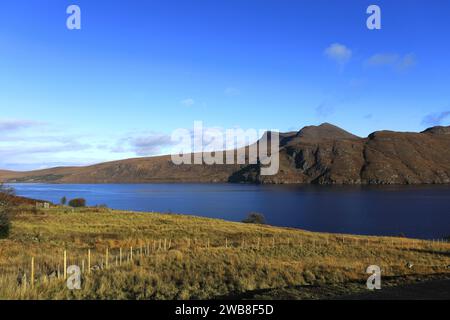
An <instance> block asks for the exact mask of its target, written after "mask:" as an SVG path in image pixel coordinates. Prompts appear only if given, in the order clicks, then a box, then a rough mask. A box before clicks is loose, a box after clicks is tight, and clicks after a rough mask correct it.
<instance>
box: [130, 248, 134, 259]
mask: <svg viewBox="0 0 450 320" xmlns="http://www.w3.org/2000/svg"><path fill="white" fill-rule="evenodd" d="M130 260H131V261H133V247H130Z"/></svg>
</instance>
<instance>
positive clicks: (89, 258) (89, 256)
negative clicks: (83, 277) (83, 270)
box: [88, 249, 91, 274]
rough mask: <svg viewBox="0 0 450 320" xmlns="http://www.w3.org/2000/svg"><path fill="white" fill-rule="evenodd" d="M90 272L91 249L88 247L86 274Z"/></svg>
mask: <svg viewBox="0 0 450 320" xmlns="http://www.w3.org/2000/svg"><path fill="white" fill-rule="evenodd" d="M90 273H91V249H88V274H90Z"/></svg>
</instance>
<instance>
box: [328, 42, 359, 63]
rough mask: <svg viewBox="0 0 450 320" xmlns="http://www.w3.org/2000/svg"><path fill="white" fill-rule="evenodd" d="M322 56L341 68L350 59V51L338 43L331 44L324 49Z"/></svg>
mask: <svg viewBox="0 0 450 320" xmlns="http://www.w3.org/2000/svg"><path fill="white" fill-rule="evenodd" d="M324 54H325V55H326V56H327V57H328V58H329V59H331V60H333V61H335V62H337V63H338V64H339V65H341V66H343V65H344V64H346V63H347V62H349V61H350V59H351V58H352V50H350V49H349V48H347V47H346V46H345V45H343V44H340V43H333V44H332V45H330V46H329V47H328V48H326V49H325V52H324Z"/></svg>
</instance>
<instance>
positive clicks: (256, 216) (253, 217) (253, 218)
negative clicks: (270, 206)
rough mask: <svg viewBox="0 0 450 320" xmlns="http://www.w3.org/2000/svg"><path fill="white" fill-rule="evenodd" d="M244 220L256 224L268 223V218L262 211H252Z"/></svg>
mask: <svg viewBox="0 0 450 320" xmlns="http://www.w3.org/2000/svg"><path fill="white" fill-rule="evenodd" d="M242 222H244V223H254V224H266V218H265V217H264V215H263V214H261V213H256V212H251V213H250V214H249V215H248V216H247V218H246V219H244V220H243V221H242Z"/></svg>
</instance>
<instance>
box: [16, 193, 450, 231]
mask: <svg viewBox="0 0 450 320" xmlns="http://www.w3.org/2000/svg"><path fill="white" fill-rule="evenodd" d="M13 186H14V188H15V189H16V193H17V194H18V195H22V196H26V197H31V198H36V199H43V200H48V201H52V202H54V203H58V202H59V200H60V199H61V198H62V197H63V196H66V197H67V198H68V199H71V198H75V197H82V198H85V199H86V200H87V202H88V205H100V204H106V205H108V207H110V208H114V209H123V210H135V211H150V212H151V211H155V212H170V213H182V214H192V215H199V216H205V217H211V218H221V219H225V220H231V221H241V220H243V219H244V218H245V217H246V216H247V214H248V213H250V212H259V213H262V214H264V216H265V217H266V220H267V222H268V223H269V224H272V225H276V226H286V227H294V228H302V229H307V230H311V231H323V232H342V233H353V234H365V235H400V234H404V235H406V236H409V237H418V238H442V237H445V236H449V235H450V186H387V187H386V186H383V187H377V186H373V187H372V186H370V187H369V186H363V187H361V186H351V187H347V186H345V187H344V186H309V185H308V186H273V185H269V186H259V185H236V184H95V185H94V184H68V185H59V184H57V185H55V184H14V185H13Z"/></svg>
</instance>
